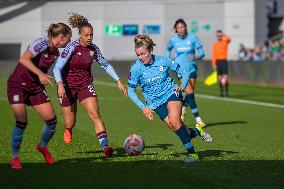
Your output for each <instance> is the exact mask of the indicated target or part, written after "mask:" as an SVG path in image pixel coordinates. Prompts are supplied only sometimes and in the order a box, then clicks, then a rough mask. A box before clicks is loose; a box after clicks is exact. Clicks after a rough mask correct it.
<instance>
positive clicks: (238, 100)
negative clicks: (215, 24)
mask: <svg viewBox="0 0 284 189" xmlns="http://www.w3.org/2000/svg"><path fill="white" fill-rule="evenodd" d="M94 83H95V85H103V86H107V87H117V84H116V83H115V82H107V81H95V82H94ZM195 95H196V97H199V98H204V99H211V100H220V101H227V102H238V103H242V104H252V105H257V106H266V107H272V108H283V109H284V105H281V104H273V103H268V102H258V101H253V100H242V99H236V98H224V97H217V96H211V95H205V94H195ZM101 98H102V97H101ZM102 99H103V98H102ZM118 99H121V98H115V97H114V98H113V99H111V100H118ZM4 100H7V98H3V97H2V98H1V97H0V101H4Z"/></svg>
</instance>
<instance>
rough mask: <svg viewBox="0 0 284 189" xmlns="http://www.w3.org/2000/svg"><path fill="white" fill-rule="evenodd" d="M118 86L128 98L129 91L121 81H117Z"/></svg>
mask: <svg viewBox="0 0 284 189" xmlns="http://www.w3.org/2000/svg"><path fill="white" fill-rule="evenodd" d="M117 86H118V88H119V90H120V91H121V92H122V93H123V94H124V96H127V89H126V87H125V86H124V85H123V83H122V82H121V81H120V80H117Z"/></svg>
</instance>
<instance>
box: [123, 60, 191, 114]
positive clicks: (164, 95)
mask: <svg viewBox="0 0 284 189" xmlns="http://www.w3.org/2000/svg"><path fill="white" fill-rule="evenodd" d="M169 70H172V71H174V72H177V73H179V74H182V76H183V77H182V79H183V81H182V86H181V87H182V88H183V89H185V87H186V85H187V83H188V79H189V74H188V72H186V71H184V70H182V69H180V66H179V65H178V64H176V63H175V62H174V61H172V60H171V59H169V58H167V57H163V56H156V55H153V63H152V64H150V65H144V64H143V63H142V62H141V61H140V60H137V61H136V62H135V63H134V64H133V65H132V66H131V68H130V72H129V75H128V95H129V97H130V98H131V100H132V101H133V102H134V103H135V104H136V105H137V106H138V107H139V108H140V109H143V108H144V107H145V106H148V107H149V108H150V109H156V108H157V107H159V106H161V105H162V104H163V103H165V102H166V101H167V100H168V98H169V97H170V96H171V95H173V94H174V93H175V91H174V88H176V87H177V84H176V83H175V82H174V81H173V79H172V78H171V77H170V76H169ZM139 84H140V86H141V88H142V94H143V96H144V98H145V101H146V105H145V104H144V103H143V102H141V101H140V100H139V98H138V97H137V95H136V93H135V90H136V88H137V86H138V85H139Z"/></svg>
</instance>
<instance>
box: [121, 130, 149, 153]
mask: <svg viewBox="0 0 284 189" xmlns="http://www.w3.org/2000/svg"><path fill="white" fill-rule="evenodd" d="M123 147H124V150H125V151H126V152H127V153H128V154H129V155H133V156H136V155H138V154H141V153H142V152H143V150H144V148H145V144H144V140H143V138H142V137H141V136H139V135H136V134H133V135H130V136H128V137H127V138H126V139H125V141H124V145H123Z"/></svg>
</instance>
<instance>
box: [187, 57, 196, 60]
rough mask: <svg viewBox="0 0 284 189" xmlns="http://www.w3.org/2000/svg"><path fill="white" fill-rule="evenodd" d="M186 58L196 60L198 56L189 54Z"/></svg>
mask: <svg viewBox="0 0 284 189" xmlns="http://www.w3.org/2000/svg"><path fill="white" fill-rule="evenodd" d="M188 59H189V60H197V59H198V56H189V57H188Z"/></svg>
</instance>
